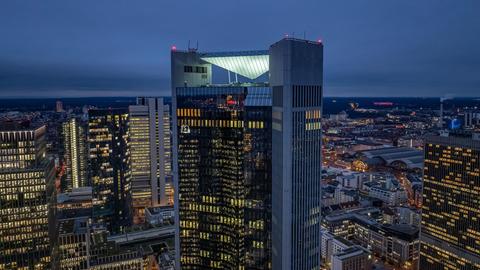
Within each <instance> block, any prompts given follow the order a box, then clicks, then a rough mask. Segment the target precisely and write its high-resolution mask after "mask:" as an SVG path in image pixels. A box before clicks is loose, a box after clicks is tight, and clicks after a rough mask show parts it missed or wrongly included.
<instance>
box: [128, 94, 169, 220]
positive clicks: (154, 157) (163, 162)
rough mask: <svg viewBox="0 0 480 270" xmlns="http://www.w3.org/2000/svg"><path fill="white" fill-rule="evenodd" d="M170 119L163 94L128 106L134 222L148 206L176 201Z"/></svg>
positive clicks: (141, 217)
mask: <svg viewBox="0 0 480 270" xmlns="http://www.w3.org/2000/svg"><path fill="white" fill-rule="evenodd" d="M170 123H171V121H170V108H169V106H168V105H167V104H165V103H164V101H163V98H138V99H137V105H132V106H130V107H129V152H130V169H131V176H132V181H131V183H132V203H133V209H134V222H135V223H140V222H142V221H143V220H144V217H145V212H144V211H145V207H151V206H164V205H169V204H173V196H172V195H173V194H170V193H171V191H172V189H173V187H172V185H173V183H172V172H171V171H172V169H171V163H172V158H171V155H172V154H171V135H170ZM167 185H168V186H169V187H170V188H167Z"/></svg>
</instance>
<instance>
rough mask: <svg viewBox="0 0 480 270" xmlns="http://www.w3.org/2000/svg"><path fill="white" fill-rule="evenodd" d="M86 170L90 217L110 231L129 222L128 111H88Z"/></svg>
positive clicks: (115, 230)
mask: <svg viewBox="0 0 480 270" xmlns="http://www.w3.org/2000/svg"><path fill="white" fill-rule="evenodd" d="M88 117H89V122H88V142H89V167H90V174H91V180H90V182H91V185H92V188H93V216H94V220H95V222H99V223H103V224H105V225H106V226H107V228H108V230H109V231H110V232H119V231H120V230H121V229H122V228H123V227H125V226H128V225H130V223H131V207H130V205H131V201H130V200H131V198H130V175H129V169H128V167H129V155H128V149H127V144H128V125H127V123H128V111H127V110H126V109H105V110H89V111H88Z"/></svg>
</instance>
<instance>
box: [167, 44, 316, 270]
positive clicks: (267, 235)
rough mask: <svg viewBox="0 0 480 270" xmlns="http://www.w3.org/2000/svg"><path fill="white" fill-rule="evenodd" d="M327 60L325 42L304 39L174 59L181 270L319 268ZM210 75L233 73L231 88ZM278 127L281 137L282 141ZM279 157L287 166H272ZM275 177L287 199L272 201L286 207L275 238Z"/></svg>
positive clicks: (175, 55)
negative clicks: (261, 48)
mask: <svg viewBox="0 0 480 270" xmlns="http://www.w3.org/2000/svg"><path fill="white" fill-rule="evenodd" d="M322 51H323V47H322V45H321V43H317V42H310V41H306V40H297V39H284V40H282V41H280V42H278V43H276V44H274V45H272V47H271V48H270V51H247V52H228V53H199V52H197V51H196V50H189V51H177V50H172V87H173V89H172V90H173V94H172V97H173V102H172V104H173V112H174V113H173V119H174V120H173V128H172V130H173V133H174V135H173V139H174V140H173V141H174V149H175V151H174V162H173V168H174V178H175V185H176V186H175V188H176V189H175V190H176V193H175V200H176V201H175V209H176V212H177V215H176V218H177V220H176V222H177V224H179V227H178V230H177V233H176V235H177V237H176V247H177V250H178V251H179V252H178V258H177V260H178V261H177V264H179V266H181V267H182V269H202V268H224V269H234V268H236V269H272V268H273V269H319V267H320V261H319V260H320V201H321V194H320V172H321V170H320V165H321V163H320V162H321V161H320V116H321V113H320V110H321V96H322V95H321V83H322ZM269 62H270V67H269ZM272 62H274V63H275V64H272ZM212 66H216V68H223V69H225V70H226V71H227V74H228V84H222V85H220V84H212ZM269 68H270V82H268V76H266V75H267V74H268V71H269ZM287 71H288V72H289V73H288V72H287ZM231 73H233V74H234V75H235V80H234V82H232V80H231ZM227 74H226V75H227ZM262 75H263V76H262ZM283 75H285V76H286V77H285V78H283V77H282V76H283ZM287 75H289V76H287ZM239 77H240V80H243V82H240V80H239V79H238V78H239ZM262 79H263V80H264V82H261V80H262ZM265 81H267V82H265ZM272 86H273V87H272ZM283 89H285V90H283ZM272 91H273V94H272ZM289 91H290V92H294V93H295V95H293V97H292V94H287V92H289ZM275 92H277V94H275ZM272 95H273V112H272ZM275 98H277V100H275ZM283 101H285V102H283ZM283 104H285V106H286V107H285V108H284V107H282V106H284V105H283ZM275 105H276V106H277V108H276V107H275ZM290 114H292V115H293V116H294V117H293V116H292V115H290ZM282 115H285V117H286V118H282ZM272 118H273V120H272ZM275 119H276V120H275ZM282 119H285V120H284V122H282ZM272 121H273V123H272ZM285 125H288V126H285ZM283 126H285V129H284V131H283V132H289V133H285V134H283V133H282V127H283ZM272 128H273V129H276V130H277V131H278V132H280V133H279V134H277V137H276V139H272ZM273 136H275V131H274V132H273ZM292 140H293V142H292ZM292 143H294V146H293V148H292V146H290V144H292ZM272 149H273V151H274V153H276V155H277V158H279V157H281V159H280V160H277V163H275V162H273V165H272ZM275 149H276V150H275ZM317 150H318V151H317ZM273 159H274V160H275V157H273ZM292 167H293V168H295V170H294V171H293V172H292ZM288 169H289V170H290V171H286V170H288ZM272 170H273V174H274V175H275V174H276V175H277V177H280V178H279V179H276V180H273V181H274V183H273V189H279V188H280V191H281V192H280V191H278V192H277V194H275V193H273V200H275V199H278V200H280V201H279V202H277V203H276V205H277V207H279V209H274V210H273V211H277V210H278V211H279V212H278V213H279V214H278V215H277V216H275V215H273V223H275V222H277V232H276V233H277V234H279V235H277V236H276V235H272ZM275 170H278V171H280V172H275ZM292 177H293V179H292ZM292 181H294V182H295V185H293V187H292V186H290V188H288V187H287V186H286V184H287V183H290V185H291V182H292ZM292 188H294V189H292ZM275 196H276V197H275ZM284 199H285V200H286V201H283V200H284ZM292 201H293V202H294V203H292ZM283 208H285V209H283ZM289 211H290V212H289ZM287 213H288V215H287ZM291 213H294V214H295V215H294V216H292V215H291ZM275 219H277V220H275ZM291 232H292V234H291ZM274 233H275V232H274ZM293 233H295V234H293ZM272 237H273V239H272ZM283 238H285V240H283ZM317 238H318V239H317ZM272 240H273V242H272ZM316 240H318V241H316ZM275 241H276V243H275ZM272 247H273V254H274V255H273V256H274V257H273V260H274V261H273V265H272ZM275 253H276V254H277V255H276V256H277V262H276V263H275ZM282 257H283V258H282Z"/></svg>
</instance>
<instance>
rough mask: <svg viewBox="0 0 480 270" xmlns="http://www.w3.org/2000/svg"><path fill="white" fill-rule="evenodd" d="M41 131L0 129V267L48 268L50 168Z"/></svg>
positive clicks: (51, 178) (51, 185) (52, 168)
mask: <svg viewBox="0 0 480 270" xmlns="http://www.w3.org/2000/svg"><path fill="white" fill-rule="evenodd" d="M0 126H3V123H0ZM45 132H46V127H45V126H41V127H38V128H16V127H13V128H11V129H3V128H2V130H0V269H50V261H51V257H50V253H51V246H50V237H49V208H50V204H49V203H50V201H49V200H50V199H52V198H54V196H52V194H53V189H54V179H55V169H54V165H53V162H52V161H51V160H49V159H47V158H46V153H45V149H46V148H45V147H46V144H45Z"/></svg>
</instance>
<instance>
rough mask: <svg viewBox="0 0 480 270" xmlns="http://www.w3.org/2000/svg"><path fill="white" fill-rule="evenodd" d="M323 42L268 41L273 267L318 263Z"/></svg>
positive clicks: (310, 266) (311, 266)
mask: <svg viewBox="0 0 480 270" xmlns="http://www.w3.org/2000/svg"><path fill="white" fill-rule="evenodd" d="M322 85H323V45H322V44H321V43H319V42H310V41H305V40H297V39H283V40H281V41H279V42H277V43H275V44H273V45H272V46H271V47H270V87H272V89H273V109H272V110H273V113H272V121H273V124H272V129H273V133H272V144H273V148H272V149H273V152H272V157H273V158H272V163H273V164H272V172H273V177H272V179H273V183H272V209H273V217H272V220H273V222H272V224H273V225H272V236H273V240H272V241H273V262H272V266H273V269H319V268H320V219H321V194H320V193H321V187H320V180H321V167H320V165H321V124H320V122H321V112H322V90H323V87H322Z"/></svg>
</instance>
